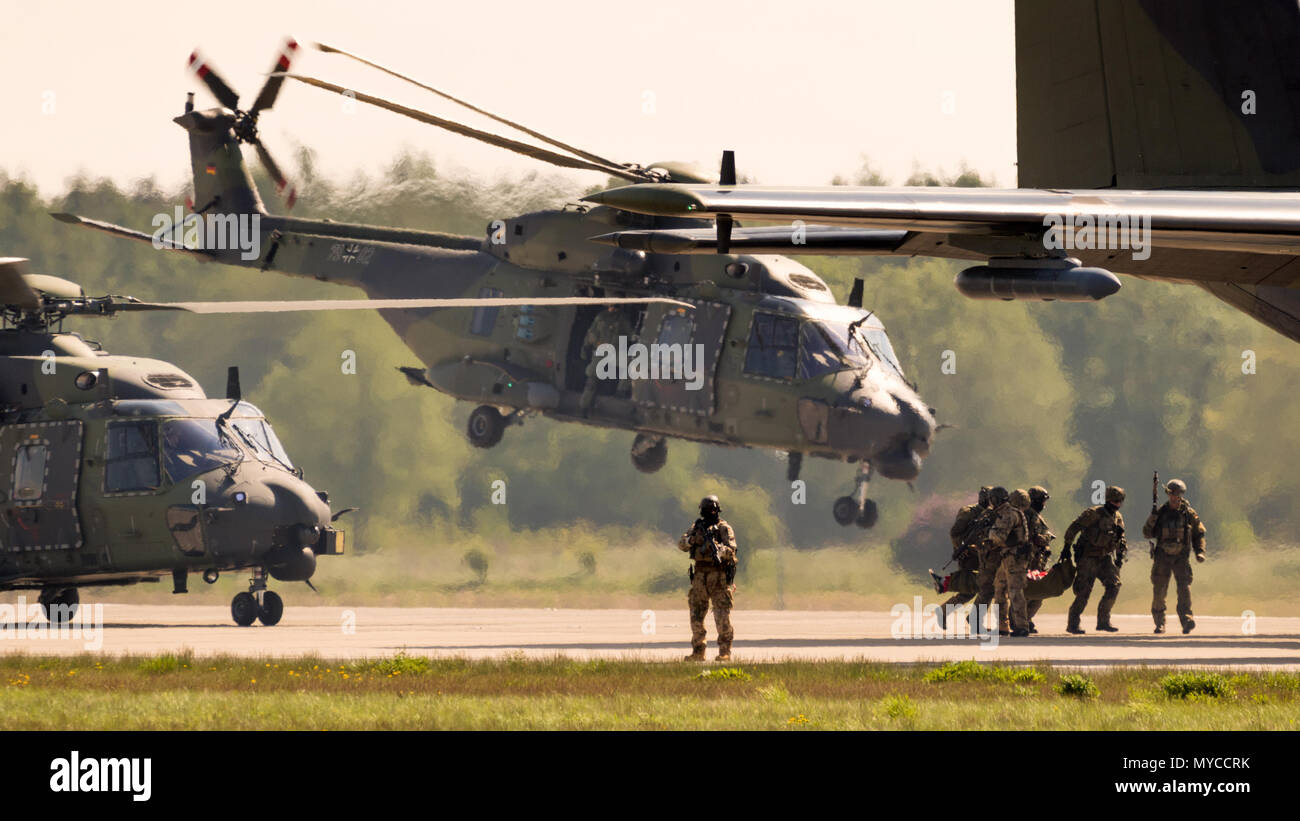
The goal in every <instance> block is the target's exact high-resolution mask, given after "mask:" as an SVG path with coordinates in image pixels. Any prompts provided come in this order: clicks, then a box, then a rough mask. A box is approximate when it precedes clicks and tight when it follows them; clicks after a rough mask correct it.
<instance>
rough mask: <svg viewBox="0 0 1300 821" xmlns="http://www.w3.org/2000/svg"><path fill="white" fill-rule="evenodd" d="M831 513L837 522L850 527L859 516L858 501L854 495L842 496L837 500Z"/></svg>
mask: <svg viewBox="0 0 1300 821" xmlns="http://www.w3.org/2000/svg"><path fill="white" fill-rule="evenodd" d="M831 513H832V514H833V515H834V516H835V521H836V523H837V524H839V525H841V526H843V527H848V526H849V525H851V524H853V522H854V520H855V519H857V518H858V502H857V500H856V499H854V498H853V497H852V496H841V497H840V498H838V499H836V500H835V506H834V507H833V508H831Z"/></svg>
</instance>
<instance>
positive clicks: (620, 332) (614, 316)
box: [581, 306, 633, 412]
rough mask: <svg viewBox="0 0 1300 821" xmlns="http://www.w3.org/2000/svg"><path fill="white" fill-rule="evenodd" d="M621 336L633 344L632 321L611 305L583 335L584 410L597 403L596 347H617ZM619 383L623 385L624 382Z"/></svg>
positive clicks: (597, 360) (597, 316)
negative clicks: (584, 369) (584, 360)
mask: <svg viewBox="0 0 1300 821" xmlns="http://www.w3.org/2000/svg"><path fill="white" fill-rule="evenodd" d="M620 336H624V337H627V344H629V345H631V344H632V341H633V340H632V323H630V322H628V320H627V317H626V316H624V315H623V311H622V310H620V309H619V308H617V307H612V306H611V307H609V308H608V309H606V310H604V311H601V312H600V313H599V314H597V315H596V318H595V319H593V320H592V321H591V327H589V328H588V329H587V335H586V336H585V337H583V340H582V355H583V357H584V358H585V359H587V382H586V384H585V385H583V388H582V402H581V407H582V410H583V411H584V412H585V411H587V410H590V409H591V406H592V405H593V404H594V403H595V401H596V386H597V384H598V383H599V382H600V380H599V379H597V377H596V366H597V365H598V364H599V362H600V360H599V359H597V358H596V349H597V348H599V347H600V346H601V345H605V344H609V345H613V346H614V347H615V348H617V347H618V338H619V337H620ZM619 384H620V386H621V384H622V383H621V382H620V383H619ZM616 390H617V389H616Z"/></svg>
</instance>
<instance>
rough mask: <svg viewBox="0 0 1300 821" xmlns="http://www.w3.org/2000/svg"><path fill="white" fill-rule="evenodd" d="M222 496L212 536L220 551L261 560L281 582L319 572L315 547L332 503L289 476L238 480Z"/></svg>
mask: <svg viewBox="0 0 1300 821" xmlns="http://www.w3.org/2000/svg"><path fill="white" fill-rule="evenodd" d="M223 495H224V497H225V498H224V499H223V500H222V507H224V508H225V510H226V511H227V512H224V513H222V514H221V515H220V518H219V519H218V520H217V528H219V529H214V531H213V535H214V536H215V537H216V538H217V539H218V540H219V543H220V547H221V552H223V553H226V554H228V555H231V554H234V555H239V554H242V555H244V556H248V557H250V558H254V559H256V558H261V559H262V560H263V561H264V562H265V563H266V567H267V570H268V571H269V572H270V574H271V576H272V577H274V578H276V579H279V580H280V581H304V580H306V579H308V578H310V577H311V575H312V574H313V573H314V572H315V571H316V553H315V550H314V546H315V545H316V544H317V541H318V540H319V539H320V537H321V534H322V532H323V531H324V529H325V528H327V527H329V524H330V509H329V505H328V504H326V503H325V502H324V500H322V499H321V498H320V496H319V494H317V493H316V491H315V490H314V489H312V487H311V486H310V485H308V484H307V483H306V482H304V481H302V480H301V479H299V478H297V477H296V476H292V475H289V474H276V475H274V476H267V477H258V478H256V479H251V480H245V481H242V482H237V483H236V484H235V485H233V486H232V487H230V488H228V489H227V490H226V491H225V493H224V494H223Z"/></svg>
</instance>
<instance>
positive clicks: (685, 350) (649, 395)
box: [629, 300, 731, 416]
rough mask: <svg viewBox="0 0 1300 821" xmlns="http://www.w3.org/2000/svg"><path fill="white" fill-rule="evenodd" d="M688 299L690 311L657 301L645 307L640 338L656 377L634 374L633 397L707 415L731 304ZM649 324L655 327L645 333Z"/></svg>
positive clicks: (713, 398)
mask: <svg viewBox="0 0 1300 821" xmlns="http://www.w3.org/2000/svg"><path fill="white" fill-rule="evenodd" d="M687 301H689V302H693V303H694V304H695V310H694V311H686V310H684V309H681V308H673V307H666V306H663V305H658V304H655V305H650V306H648V307H647V309H646V316H645V321H644V322H643V323H642V335H641V340H640V341H641V342H642V343H643V344H644V345H645V346H646V348H647V351H646V356H647V358H648V360H651V361H653V362H654V363H655V364H656V365H657V368H656V370H657V371H658V374H657V378H651V379H634V380H633V381H632V399H633V401H635V402H638V403H639V404H642V405H647V406H650V407H656V408H662V409H665V410H673V411H680V412H683V413H693V414H697V415H699V416H711V415H713V413H714V411H715V408H716V400H717V397H716V379H715V377H716V374H717V368H718V359H719V357H720V356H721V354H722V342H723V337H724V336H725V335H726V333H727V321H728V320H729V319H730V318H731V306H730V305H728V304H726V303H723V302H697V301H695V300H687ZM650 329H653V331H652V332H650V333H648V332H647V331H649V330H650ZM677 364H679V365H680V366H681V367H680V369H678V368H676V365H677ZM629 370H630V369H629ZM677 370H679V372H674V371H677ZM674 377H677V378H674Z"/></svg>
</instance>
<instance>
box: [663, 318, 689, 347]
mask: <svg viewBox="0 0 1300 821" xmlns="http://www.w3.org/2000/svg"><path fill="white" fill-rule="evenodd" d="M694 329H695V323H694V322H692V321H691V318H690V317H689V316H686V314H685V313H671V314H668V315H667V316H665V317H664V321H663V323H662V324H661V325H660V326H659V338H658V339H657V340H655V341H656V342H658V343H659V344H661V345H688V344H690V341H691V332H692V331H693V330H694Z"/></svg>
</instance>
